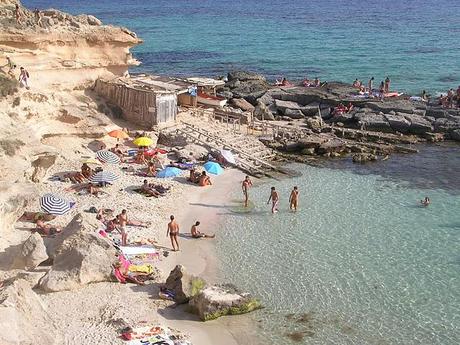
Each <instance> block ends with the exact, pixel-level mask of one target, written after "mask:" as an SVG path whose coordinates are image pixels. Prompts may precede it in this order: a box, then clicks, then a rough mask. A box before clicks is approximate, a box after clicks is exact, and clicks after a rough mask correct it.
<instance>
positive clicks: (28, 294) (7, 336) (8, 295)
mask: <svg viewBox="0 0 460 345" xmlns="http://www.w3.org/2000/svg"><path fill="white" fill-rule="evenodd" d="M0 301H1V303H0V344H2V345H18V344H24V345H26V344H37V345H54V344H62V343H63V341H64V339H62V336H61V335H60V333H59V332H58V330H57V328H56V326H55V325H54V323H53V321H52V320H51V319H50V317H49V316H48V313H47V310H46V307H45V305H44V304H43V302H42V300H41V299H40V297H39V296H38V295H37V294H36V293H35V292H34V291H33V290H32V289H31V287H30V285H29V283H28V282H27V281H25V280H22V279H20V280H16V281H14V282H12V283H9V284H8V283H5V286H4V287H3V288H2V289H0Z"/></svg>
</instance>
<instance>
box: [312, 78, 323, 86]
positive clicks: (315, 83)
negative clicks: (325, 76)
mask: <svg viewBox="0 0 460 345" xmlns="http://www.w3.org/2000/svg"><path fill="white" fill-rule="evenodd" d="M313 84H314V85H315V87H320V86H321V81H320V80H319V78H318V77H316V78H315V80H314V81H313Z"/></svg>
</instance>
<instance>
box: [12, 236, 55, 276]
mask: <svg viewBox="0 0 460 345" xmlns="http://www.w3.org/2000/svg"><path fill="white" fill-rule="evenodd" d="M47 259H48V255H47V253H46V247H45V243H44V242H43V238H42V237H41V236H40V234H38V233H33V234H32V235H30V236H29V238H28V239H27V240H26V241H25V242H24V243H23V244H22V248H21V252H20V253H19V255H18V256H16V260H15V264H14V266H15V267H16V268H25V269H26V270H32V269H34V268H35V267H37V266H38V265H40V264H41V263H42V262H44V261H46V260H47Z"/></svg>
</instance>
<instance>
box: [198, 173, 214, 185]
mask: <svg viewBox="0 0 460 345" xmlns="http://www.w3.org/2000/svg"><path fill="white" fill-rule="evenodd" d="M198 184H199V185H200V187H204V186H210V185H212V183H211V179H210V178H209V176H208V175H206V171H203V172H202V173H201V176H200V179H199V182H198Z"/></svg>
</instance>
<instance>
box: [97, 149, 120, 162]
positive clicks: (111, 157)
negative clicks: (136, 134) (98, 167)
mask: <svg viewBox="0 0 460 345" xmlns="http://www.w3.org/2000/svg"><path fill="white" fill-rule="evenodd" d="M96 157H97V158H98V159H99V160H100V161H101V162H104V163H109V164H118V163H120V157H118V156H117V155H116V154H115V153H113V152H110V151H107V150H100V151H97V152H96Z"/></svg>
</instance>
